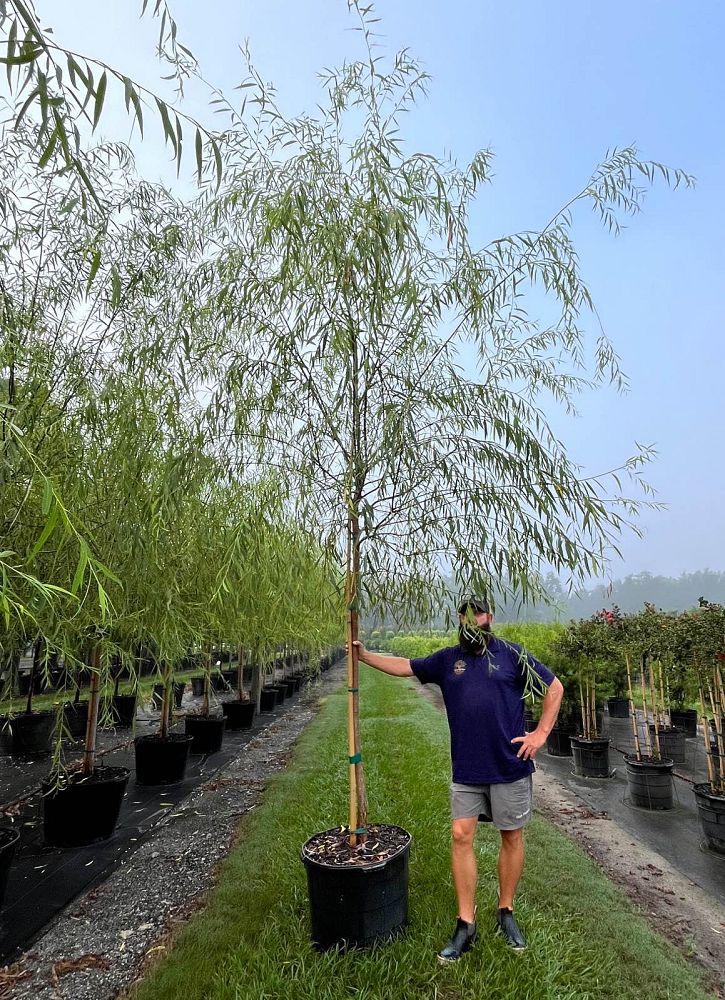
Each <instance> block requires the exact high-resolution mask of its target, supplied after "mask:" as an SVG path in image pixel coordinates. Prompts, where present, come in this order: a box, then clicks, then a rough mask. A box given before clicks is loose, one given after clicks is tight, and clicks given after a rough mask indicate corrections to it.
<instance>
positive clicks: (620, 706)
mask: <svg viewBox="0 0 725 1000" xmlns="http://www.w3.org/2000/svg"><path fill="white" fill-rule="evenodd" d="M607 708H608V709H609V717H610V719H628V718H629V699H628V698H610V699H609V701H608V702H607Z"/></svg>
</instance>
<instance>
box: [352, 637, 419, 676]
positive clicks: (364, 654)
mask: <svg viewBox="0 0 725 1000" xmlns="http://www.w3.org/2000/svg"><path fill="white" fill-rule="evenodd" d="M353 645H354V646H357V655H358V657H359V659H361V660H362V661H363V663H367V665H368V666H369V667H375V669H376V670H382V672H383V673H384V674H392V676H393V677H412V676H413V668H412V667H411V665H410V660H406V659H405V657H404V656H385V655H384V654H383V653H371V652H370V650H368V649H365V647H364V646H363V644H362V643H361V642H354V643H353Z"/></svg>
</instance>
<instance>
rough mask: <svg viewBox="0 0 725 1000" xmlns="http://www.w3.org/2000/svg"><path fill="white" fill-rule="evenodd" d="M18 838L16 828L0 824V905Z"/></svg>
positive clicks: (3, 897)
mask: <svg viewBox="0 0 725 1000" xmlns="http://www.w3.org/2000/svg"><path fill="white" fill-rule="evenodd" d="M19 840H20V834H19V833H18V831H17V830H13V829H12V827H9V826H0V906H2V905H3V900H4V899H5V890H6V889H7V887H8V875H9V874H10V866H11V865H12V863H13V858H14V857H15V849H16V847H17V846H18V841H19Z"/></svg>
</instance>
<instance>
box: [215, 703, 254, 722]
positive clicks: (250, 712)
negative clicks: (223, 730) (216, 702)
mask: <svg viewBox="0 0 725 1000" xmlns="http://www.w3.org/2000/svg"><path fill="white" fill-rule="evenodd" d="M222 712H223V713H224V718H225V719H226V720H227V729H251V728H252V722H253V721H254V702H253V701H225V702H224V703H223V705H222Z"/></svg>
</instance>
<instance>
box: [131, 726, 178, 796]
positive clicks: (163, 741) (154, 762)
mask: <svg viewBox="0 0 725 1000" xmlns="http://www.w3.org/2000/svg"><path fill="white" fill-rule="evenodd" d="M191 741H192V737H191V736H186V735H183V734H182V733H170V734H169V735H168V736H165V737H162V736H159V735H158V734H153V735H151V736H139V737H138V738H137V739H136V740H135V741H134V745H135V750H136V781H137V782H138V783H139V784H140V785H173V784H175V783H176V782H177V781H183V780H184V775H185V774H186V765H187V764H188V762H189V750H190V748H191Z"/></svg>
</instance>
